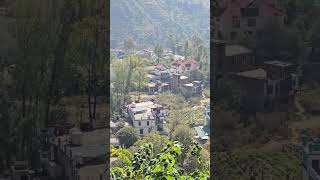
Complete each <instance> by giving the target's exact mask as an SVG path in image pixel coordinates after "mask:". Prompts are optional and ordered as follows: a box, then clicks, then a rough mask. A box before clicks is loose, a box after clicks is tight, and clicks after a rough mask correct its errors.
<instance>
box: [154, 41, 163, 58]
mask: <svg viewBox="0 0 320 180" xmlns="http://www.w3.org/2000/svg"><path fill="white" fill-rule="evenodd" d="M154 53H155V54H156V55H157V62H158V63H159V62H160V59H161V57H162V54H163V47H162V45H161V44H160V43H159V42H158V43H156V45H155V46H154Z"/></svg>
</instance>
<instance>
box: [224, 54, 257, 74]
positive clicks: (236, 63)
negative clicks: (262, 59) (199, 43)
mask: <svg viewBox="0 0 320 180" xmlns="http://www.w3.org/2000/svg"><path fill="white" fill-rule="evenodd" d="M253 64H254V57H253V55H252V53H246V54H241V55H236V56H228V57H226V59H225V61H224V62H223V70H224V72H225V73H226V72H240V71H243V70H246V69H247V68H248V67H249V66H251V65H253Z"/></svg>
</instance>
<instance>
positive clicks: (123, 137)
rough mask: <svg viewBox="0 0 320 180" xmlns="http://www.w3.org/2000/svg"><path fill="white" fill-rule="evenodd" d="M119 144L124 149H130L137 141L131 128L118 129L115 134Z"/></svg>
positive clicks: (136, 136)
mask: <svg viewBox="0 0 320 180" xmlns="http://www.w3.org/2000/svg"><path fill="white" fill-rule="evenodd" d="M116 136H117V138H118V139H119V142H120V144H123V145H124V146H125V147H130V146H131V145H133V144H134V143H135V142H136V141H137V140H138V138H139V137H138V135H137V134H136V132H135V129H134V128H132V127H124V128H122V129H120V130H119V131H118V132H117V134H116Z"/></svg>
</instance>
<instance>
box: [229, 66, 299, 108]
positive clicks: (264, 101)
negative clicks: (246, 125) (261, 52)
mask: <svg viewBox="0 0 320 180" xmlns="http://www.w3.org/2000/svg"><path fill="white" fill-rule="evenodd" d="M232 77H233V78H234V79H235V80H236V82H237V83H238V84H239V85H240V87H241V97H240V99H241V105H242V107H243V109H244V110H246V111H250V112H257V111H266V110H273V109H283V108H285V109H287V108H290V106H289V105H292V100H293V97H294V96H295V94H296V92H297V91H298V90H299V84H300V82H299V77H300V74H299V73H298V71H297V66H296V65H295V64H292V63H288V62H282V61H267V62H265V66H264V67H263V68H258V69H253V70H248V71H242V72H238V73H232Z"/></svg>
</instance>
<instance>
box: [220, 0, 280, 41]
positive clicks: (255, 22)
mask: <svg viewBox="0 0 320 180" xmlns="http://www.w3.org/2000/svg"><path fill="white" fill-rule="evenodd" d="M217 5H218V7H217V9H216V10H215V14H214V21H215V25H216V27H215V35H214V37H216V38H219V39H224V40H228V41H234V40H237V39H238V38H240V37H243V36H247V37H253V36H255V35H259V31H260V30H262V29H263V28H264V27H265V26H266V25H268V24H269V23H276V24H277V25H278V26H282V25H283V24H284V22H285V18H286V16H285V12H284V11H282V10H281V9H280V7H278V6H277V3H276V1H275V0H218V1H217Z"/></svg>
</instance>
